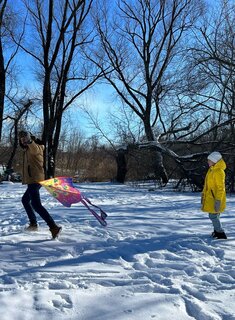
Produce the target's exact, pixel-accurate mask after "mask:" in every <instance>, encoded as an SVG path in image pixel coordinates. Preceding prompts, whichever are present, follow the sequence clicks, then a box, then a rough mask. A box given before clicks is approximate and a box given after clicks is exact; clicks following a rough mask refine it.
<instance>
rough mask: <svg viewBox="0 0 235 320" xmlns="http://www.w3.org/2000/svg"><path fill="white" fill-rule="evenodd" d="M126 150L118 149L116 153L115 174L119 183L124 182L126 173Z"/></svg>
mask: <svg viewBox="0 0 235 320" xmlns="http://www.w3.org/2000/svg"><path fill="white" fill-rule="evenodd" d="M125 154H126V150H124V149H119V150H118V154H117V156H116V162H117V176H116V180H117V182H119V183H124V182H125V178H126V173H127V163H126V157H125Z"/></svg>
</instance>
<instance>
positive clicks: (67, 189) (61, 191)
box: [39, 177, 107, 226]
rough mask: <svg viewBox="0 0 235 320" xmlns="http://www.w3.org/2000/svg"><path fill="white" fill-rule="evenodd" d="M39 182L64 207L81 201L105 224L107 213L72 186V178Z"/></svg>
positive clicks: (58, 178)
mask: <svg viewBox="0 0 235 320" xmlns="http://www.w3.org/2000/svg"><path fill="white" fill-rule="evenodd" d="M39 183H40V184H41V185H42V186H43V187H44V188H45V189H46V190H47V191H48V192H49V193H50V194H51V195H52V196H53V197H55V198H56V199H57V200H58V201H59V202H60V203H62V204H63V205H64V206H65V207H71V205H72V204H73V203H78V202H81V203H82V204H83V205H84V206H86V208H87V209H88V210H89V211H90V212H91V213H92V214H93V216H94V217H95V218H96V219H97V220H98V221H99V223H100V224H101V225H102V226H106V225H107V222H106V218H107V214H106V213H105V212H104V211H103V210H102V209H101V208H100V207H98V206H96V205H94V204H93V203H91V201H90V200H89V199H88V198H86V197H85V196H84V195H83V194H82V193H81V192H80V191H79V190H78V189H76V188H75V187H74V185H73V180H72V178H70V177H57V178H51V179H48V180H44V181H40V182H39ZM90 206H93V207H95V208H97V209H99V211H100V214H99V213H97V212H96V211H95V210H93V209H92V208H90Z"/></svg>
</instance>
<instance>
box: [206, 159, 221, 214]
mask: <svg viewBox="0 0 235 320" xmlns="http://www.w3.org/2000/svg"><path fill="white" fill-rule="evenodd" d="M225 169H226V164H225V162H224V160H223V159H220V160H219V161H218V162H217V163H216V164H215V165H213V166H211V167H210V168H209V169H208V171H207V174H206V178H205V183H204V187H203V190H202V211H204V212H209V213H221V212H223V211H224V209H225V208H226V191H225V172H224V170H225ZM216 200H219V201H221V204H220V210H219V212H218V211H217V212H216V211H215V208H214V207H215V201H216Z"/></svg>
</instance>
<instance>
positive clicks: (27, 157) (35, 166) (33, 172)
mask: <svg viewBox="0 0 235 320" xmlns="http://www.w3.org/2000/svg"><path fill="white" fill-rule="evenodd" d="M43 151H44V146H43V145H39V144H36V143H35V142H34V141H32V143H30V144H28V146H27V148H26V149H24V155H23V172H22V183H23V184H31V183H38V182H39V181H42V180H44V179H45V174H44V168H43Z"/></svg>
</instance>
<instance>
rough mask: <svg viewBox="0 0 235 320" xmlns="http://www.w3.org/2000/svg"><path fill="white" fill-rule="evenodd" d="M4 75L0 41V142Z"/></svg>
mask: <svg viewBox="0 0 235 320" xmlns="http://www.w3.org/2000/svg"><path fill="white" fill-rule="evenodd" d="M5 77H6V75H5V68H4V57H3V52H2V42H1V39H0V141H1V137H2V122H3V112H4V97H5V90H6V78H5Z"/></svg>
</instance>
